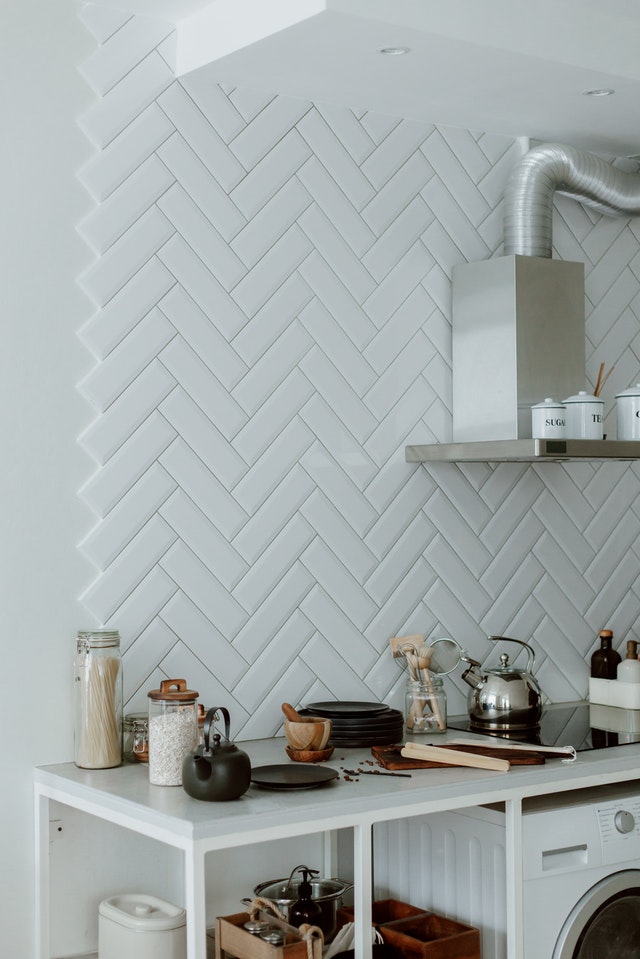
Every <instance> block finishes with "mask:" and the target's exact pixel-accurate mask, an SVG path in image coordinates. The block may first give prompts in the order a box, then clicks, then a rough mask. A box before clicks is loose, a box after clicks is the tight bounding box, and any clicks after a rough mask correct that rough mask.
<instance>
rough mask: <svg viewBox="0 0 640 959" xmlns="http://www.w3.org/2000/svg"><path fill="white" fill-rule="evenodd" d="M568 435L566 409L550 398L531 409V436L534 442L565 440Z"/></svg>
mask: <svg viewBox="0 0 640 959" xmlns="http://www.w3.org/2000/svg"><path fill="white" fill-rule="evenodd" d="M566 435H567V433H566V408H565V407H564V405H563V404H562V403H559V402H558V401H557V400H552V399H551V397H550V396H547V398H546V399H545V400H544V402H543V403H536V404H535V406H532V407H531V436H532V437H533V439H534V440H543V439H552V440H563V439H564V438H565V436H566Z"/></svg>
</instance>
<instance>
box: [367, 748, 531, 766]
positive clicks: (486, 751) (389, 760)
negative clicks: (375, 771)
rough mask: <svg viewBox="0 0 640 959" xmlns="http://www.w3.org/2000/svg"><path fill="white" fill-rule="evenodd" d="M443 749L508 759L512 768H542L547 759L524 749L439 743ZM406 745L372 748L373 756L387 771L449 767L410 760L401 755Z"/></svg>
mask: <svg viewBox="0 0 640 959" xmlns="http://www.w3.org/2000/svg"><path fill="white" fill-rule="evenodd" d="M437 745H438V746H440V745H442V748H443V749H457V750H459V751H460V752H465V753H475V754H476V755H478V756H491V757H493V758H496V759H508V760H509V762H510V763H511V765H512V766H542V765H544V762H545V758H544V756H543V754H542V753H535V752H525V751H524V750H522V749H516V748H514V749H505V748H504V747H499V748H496V749H492V747H491V746H456V745H453V744H452V743H450V744H448V745H447V744H446V743H442V744H440V743H438V744H437ZM403 746H404V743H398V744H396V745H394V746H372V747H371V754H372V756H374V757H375V759H377V760H378V762H380V763H382V765H383V766H384V768H385V769H437V768H442V767H448V765H449V764H448V763H438V762H435V761H433V760H431V759H408V758H407V757H406V756H402V755H401V754H400V750H401V749H402V747H403Z"/></svg>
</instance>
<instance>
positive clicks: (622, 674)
mask: <svg viewBox="0 0 640 959" xmlns="http://www.w3.org/2000/svg"><path fill="white" fill-rule="evenodd" d="M618 679H619V680H620V682H623V683H640V660H638V644H637V642H636V641H635V639H628V640H627V658H626V659H623V660H622V662H621V663H620V664H619V666H618Z"/></svg>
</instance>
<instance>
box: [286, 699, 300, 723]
mask: <svg viewBox="0 0 640 959" xmlns="http://www.w3.org/2000/svg"><path fill="white" fill-rule="evenodd" d="M280 708H281V709H282V712H283V713H284V715H285V719H288V720H290V722H292V723H302V722H304V716H301V715H300V713H299V712H297V711H296V710H295V709H294V708H293V706H292V705H291V704H290V703H283V704H282V706H281V707H280Z"/></svg>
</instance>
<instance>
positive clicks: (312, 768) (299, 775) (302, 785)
mask: <svg viewBox="0 0 640 959" xmlns="http://www.w3.org/2000/svg"><path fill="white" fill-rule="evenodd" d="M338 775H339V773H338V772H337V771H336V770H335V769H331V768H330V767H329V766H316V765H315V764H312V765H309V766H304V765H299V764H296V765H291V766H289V765H287V764H285V763H282V764H280V763H279V764H277V765H274V766H256V768H255V769H252V770H251V782H252V783H253V785H254V786H261V787H262V788H263V789H314V788H315V787H316V786H322V785H323V784H324V783H328V782H331V780H332V779H337V778H338Z"/></svg>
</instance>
